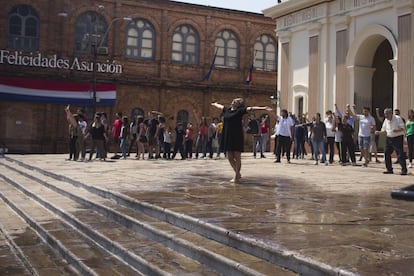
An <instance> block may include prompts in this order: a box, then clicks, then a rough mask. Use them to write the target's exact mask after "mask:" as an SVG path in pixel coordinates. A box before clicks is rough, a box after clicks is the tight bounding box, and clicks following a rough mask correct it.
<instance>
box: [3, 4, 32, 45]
mask: <svg viewBox="0 0 414 276" xmlns="http://www.w3.org/2000/svg"><path fill="white" fill-rule="evenodd" d="M8 48H10V49H13V50H21V51H37V50H39V17H38V16H37V13H36V11H35V10H34V9H33V8H32V7H30V6H27V5H20V6H17V7H15V8H13V9H12V10H11V11H10V13H9V29H8Z"/></svg>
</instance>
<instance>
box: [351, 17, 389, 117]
mask: <svg viewBox="0 0 414 276" xmlns="http://www.w3.org/2000/svg"><path fill="white" fill-rule="evenodd" d="M396 49H397V42H396V40H395V38H394V36H393V35H392V33H391V31H390V30H388V29H387V28H385V27H384V26H380V25H371V26H368V27H366V28H365V29H363V30H362V31H360V32H359V33H358V34H357V36H356V37H355V39H354V40H353V42H352V44H351V47H350V49H349V51H348V54H347V59H346V60H347V68H348V70H349V95H348V96H349V103H354V104H355V105H356V106H357V110H356V111H357V112H361V110H362V107H364V106H368V107H370V108H371V110H375V108H376V107H379V108H381V109H384V108H385V107H387V106H388V107H393V104H394V102H393V98H394V95H395V93H396V89H395V87H396V74H395V73H394V70H393V66H392V63H393V62H394V61H395V59H396Z"/></svg>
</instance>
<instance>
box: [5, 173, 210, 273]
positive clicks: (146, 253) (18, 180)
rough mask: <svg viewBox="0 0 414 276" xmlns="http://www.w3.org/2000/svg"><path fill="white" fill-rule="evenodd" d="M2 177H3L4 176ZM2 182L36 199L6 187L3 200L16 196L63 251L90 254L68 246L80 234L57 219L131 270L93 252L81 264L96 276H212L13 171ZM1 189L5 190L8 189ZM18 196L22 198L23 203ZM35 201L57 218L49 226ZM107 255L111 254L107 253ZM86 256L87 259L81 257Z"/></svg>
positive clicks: (203, 269) (70, 245)
mask: <svg viewBox="0 0 414 276" xmlns="http://www.w3.org/2000/svg"><path fill="white" fill-rule="evenodd" d="M3 178H5V177H4V175H3ZM5 179H6V180H7V181H8V182H9V183H10V182H13V185H18V186H19V189H24V192H25V193H26V194H27V195H28V196H30V198H32V199H35V200H28V199H27V197H28V196H26V195H23V194H22V193H20V195H19V194H18V193H17V192H16V189H15V188H14V187H11V186H9V187H8V193H7V194H5V197H7V198H13V197H16V200H17V201H18V202H19V204H18V205H19V207H20V208H22V209H24V212H26V213H27V214H28V215H27V216H28V217H30V218H31V219H32V220H34V221H39V223H41V224H42V226H41V227H43V228H44V230H45V231H46V232H48V233H51V234H53V236H54V237H55V239H56V240H57V241H58V242H62V243H63V242H66V243H69V244H68V245H67V249H65V250H66V251H68V252H73V254H74V255H76V256H78V255H79V254H82V256H80V257H79V258H81V259H82V258H86V257H87V256H89V255H90V254H91V252H89V253H85V252H84V249H83V248H82V247H79V245H82V244H83V242H76V246H75V247H73V246H72V244H71V243H72V241H73V240H80V239H81V238H80V237H78V236H77V235H80V234H79V233H78V230H75V229H67V228H68V227H65V228H63V227H62V226H61V224H65V225H66V223H63V222H62V221H61V220H60V219H63V220H64V221H66V222H69V223H70V224H71V225H74V226H75V227H76V229H79V230H80V231H81V232H82V235H83V236H85V235H86V236H88V238H89V239H90V240H89V242H90V243H92V244H93V245H94V246H95V247H98V245H99V246H100V247H101V248H103V249H105V250H104V251H105V252H104V253H105V254H107V255H110V256H111V258H113V257H114V256H117V258H118V259H119V260H122V261H123V267H125V268H126V269H128V270H130V272H129V273H125V269H124V268H121V269H119V268H118V267H120V264H117V263H111V262H109V261H106V260H105V259H103V258H102V257H99V258H98V257H96V253H95V254H94V255H95V257H93V258H92V259H91V260H88V261H87V262H86V261H84V263H85V264H86V265H87V266H88V267H91V269H93V271H94V272H95V273H96V274H102V273H103V272H104V270H102V271H101V270H100V266H103V269H107V268H110V269H111V268H113V269H116V270H120V271H119V272H116V271H114V274H119V275H125V274H137V271H140V272H142V273H143V274H151V275H169V274H171V275H176V274H182V273H184V274H185V273H191V274H200V275H215V273H214V271H212V270H211V269H209V268H206V267H203V266H202V265H200V264H199V263H197V262H194V261H193V260H191V259H189V258H186V257H184V256H182V255H181V254H177V253H176V252H174V251H172V250H170V249H168V248H165V247H163V246H161V245H160V244H158V243H157V242H154V241H152V240H149V239H147V238H145V237H144V236H142V235H139V234H137V233H135V232H134V231H132V230H129V229H126V228H125V227H123V226H121V225H119V224H117V223H116V222H114V221H113V220H111V219H109V218H106V217H105V216H102V215H100V214H97V213H96V212H94V211H92V210H90V209H87V208H84V207H83V206H81V205H79V204H78V203H76V202H74V201H73V200H71V199H69V198H66V197H63V196H62V195H59V194H57V193H56V192H54V191H51V190H49V189H47V188H45V187H44V186H42V185H40V184H37V183H36V182H34V181H32V180H30V179H28V178H26V177H24V176H22V175H19V174H18V173H16V172H12V171H10V172H8V177H7V178H5ZM12 179H13V180H12ZM4 188H5V189H6V188H7V187H4ZM16 194H17V195H16ZM37 195H41V196H37ZM21 197H24V200H22V198H21ZM23 201H24V202H26V203H24V202H23ZM34 201H38V202H41V204H42V205H44V206H47V208H48V209H50V210H52V211H53V213H56V214H58V215H59V216H60V218H55V220H54V221H52V223H49V222H50V221H51V219H50V218H47V219H46V221H47V222H48V223H46V222H45V218H44V217H42V216H44V214H43V213H44V212H48V211H46V210H44V209H43V210H42V211H39V210H37V209H38V208H33V206H32V205H34ZM49 213H50V212H49ZM43 224H45V226H44V225H43ZM84 239H85V237H84ZM92 240H93V242H92ZM89 247H90V245H88V246H87V249H89ZM89 251H90V250H89ZM101 251H102V249H101ZM109 252H110V253H112V254H109ZM92 253H94V252H92ZM85 254H86V256H84V255H85ZM101 255H102V253H101ZM105 273H106V272H105ZM111 274H112V273H111Z"/></svg>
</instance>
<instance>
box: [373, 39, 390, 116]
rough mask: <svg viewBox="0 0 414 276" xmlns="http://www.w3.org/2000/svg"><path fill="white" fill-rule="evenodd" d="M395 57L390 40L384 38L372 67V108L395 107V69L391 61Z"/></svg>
mask: <svg viewBox="0 0 414 276" xmlns="http://www.w3.org/2000/svg"><path fill="white" fill-rule="evenodd" d="M392 58H393V56H392V48H391V45H390V43H389V42H388V40H384V41H383V42H382V43H381V44H380V45H379V46H378V48H377V50H376V52H375V55H374V60H373V62H372V67H373V68H374V69H375V71H374V74H373V76H372V108H376V107H378V108H380V110H384V108H386V107H393V106H394V102H393V86H394V71H393V69H392V65H391V63H390V62H389V61H390V60H391V59H392Z"/></svg>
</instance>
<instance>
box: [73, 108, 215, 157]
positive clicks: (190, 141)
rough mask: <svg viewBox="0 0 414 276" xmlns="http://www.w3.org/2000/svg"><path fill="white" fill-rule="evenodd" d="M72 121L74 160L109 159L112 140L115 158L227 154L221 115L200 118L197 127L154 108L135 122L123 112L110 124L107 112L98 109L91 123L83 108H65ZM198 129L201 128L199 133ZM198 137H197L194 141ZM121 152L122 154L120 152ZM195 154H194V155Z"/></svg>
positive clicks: (136, 118)
mask: <svg viewBox="0 0 414 276" xmlns="http://www.w3.org/2000/svg"><path fill="white" fill-rule="evenodd" d="M65 112H66V118H67V121H68V123H69V158H68V160H73V161H78V160H79V161H87V160H92V158H93V157H94V154H95V159H100V160H106V159H107V152H108V144H109V142H111V143H112V145H113V148H112V150H113V151H114V156H112V157H111V158H114V159H115V158H116V159H118V158H121V159H126V158H127V157H129V156H131V155H135V159H141V160H144V159H167V160H171V159H175V158H176V156H177V154H178V153H179V154H180V159H182V160H185V159H192V158H195V159H198V158H201V159H208V158H213V156H214V153H216V156H215V158H216V159H219V158H220V157H221V155H222V154H223V150H222V147H221V146H220V145H221V137H222V130H223V122H221V120H219V118H209V117H198V114H197V112H196V111H194V112H195V117H196V118H200V119H199V120H197V122H196V123H197V126H198V128H197V129H194V127H193V124H192V123H191V122H188V123H187V124H186V126H184V123H183V122H176V123H174V122H171V121H172V119H171V118H166V117H165V116H164V114H162V113H161V112H158V111H151V112H149V113H148V117H147V118H144V116H140V115H138V116H136V117H135V118H133V119H132V120H131V121H130V120H129V119H128V117H127V116H124V115H123V114H122V113H121V112H118V113H116V114H115V120H114V121H113V123H112V124H111V125H110V124H109V121H108V119H107V115H106V114H105V113H103V112H97V113H96V114H95V116H94V119H93V122H92V123H91V124H88V123H87V120H86V116H84V114H83V112H82V110H78V111H77V113H76V114H73V113H72V112H71V111H70V106H67V107H66V108H65ZM173 124H174V126H172V125H173ZM195 131H197V133H196V135H195ZM194 136H195V140H194ZM86 141H91V142H90V143H89V145H90V149H89V158H87V157H86V153H87V152H86V151H87V150H86ZM118 151H119V152H120V154H119V155H118ZM193 153H194V156H193Z"/></svg>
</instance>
